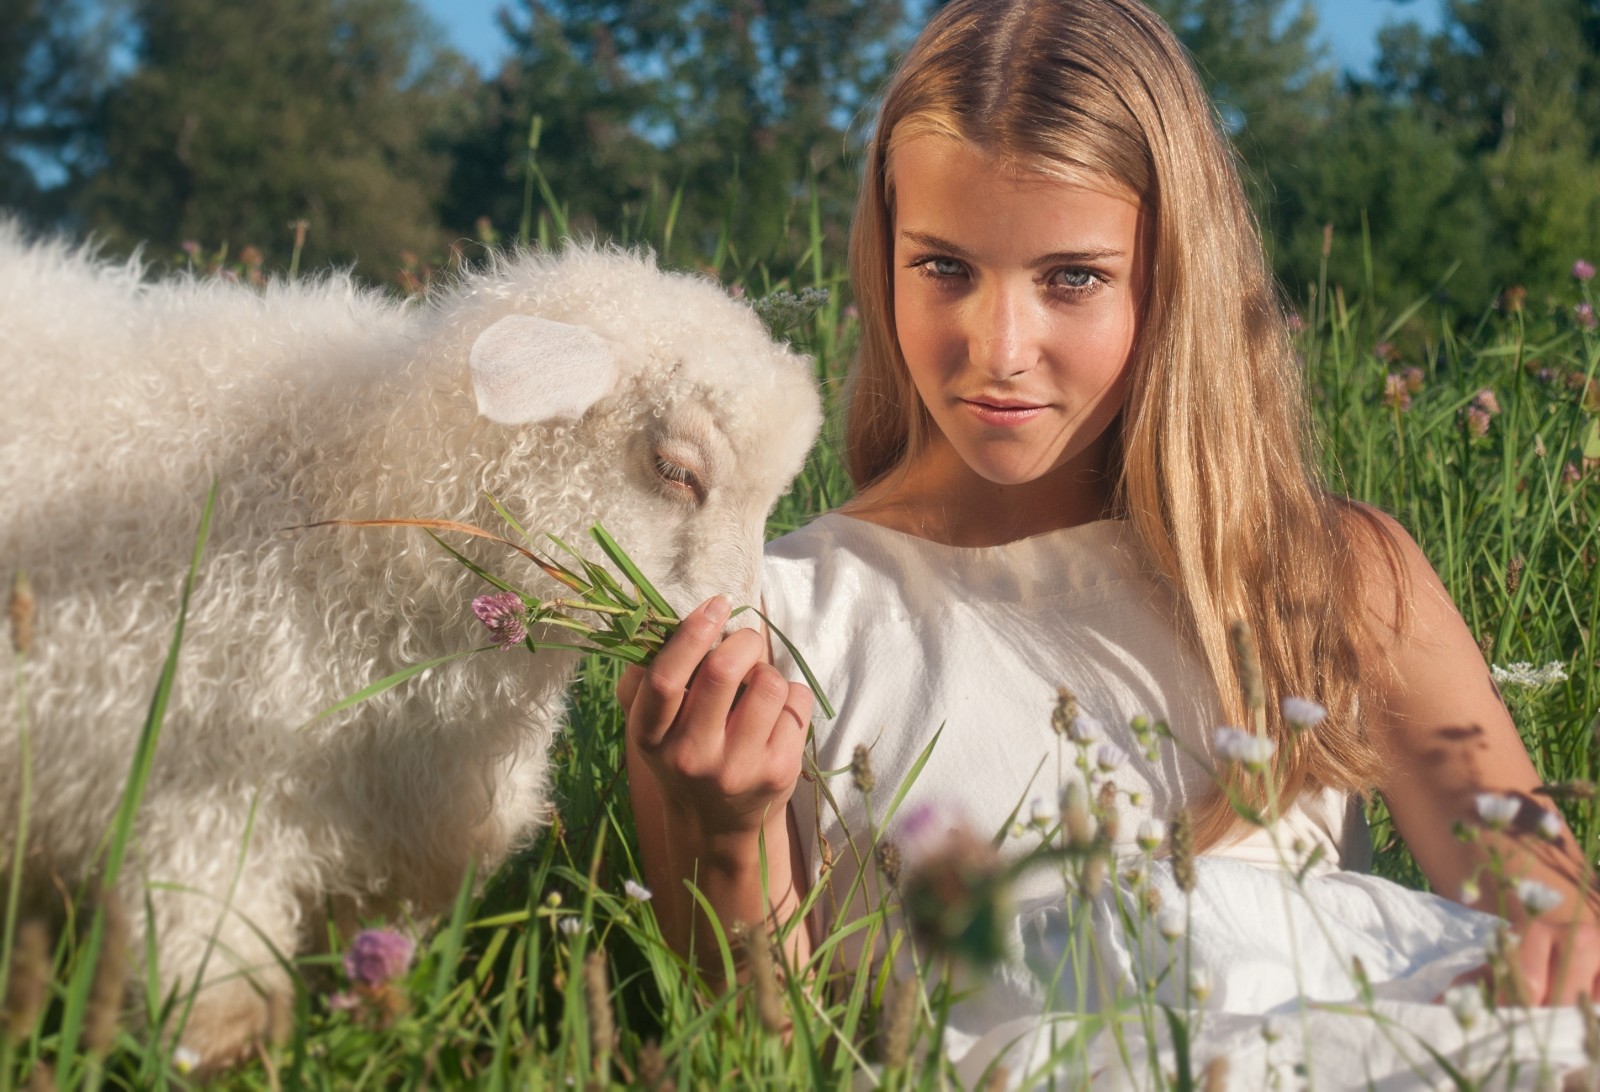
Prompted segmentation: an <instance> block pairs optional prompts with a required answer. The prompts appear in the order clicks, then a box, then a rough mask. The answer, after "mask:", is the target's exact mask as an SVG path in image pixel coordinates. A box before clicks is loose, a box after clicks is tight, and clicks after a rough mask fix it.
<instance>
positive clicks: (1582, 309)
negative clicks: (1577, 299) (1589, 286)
mask: <svg viewBox="0 0 1600 1092" xmlns="http://www.w3.org/2000/svg"><path fill="white" fill-rule="evenodd" d="M1572 314H1573V316H1574V317H1575V318H1577V320H1578V325H1579V326H1582V327H1583V328H1584V329H1585V330H1593V329H1594V328H1595V327H1596V326H1600V320H1597V319H1596V318H1595V316H1594V304H1592V303H1590V302H1589V301H1588V300H1584V301H1583V302H1582V303H1580V304H1578V306H1576V307H1574V308H1573V309H1572Z"/></svg>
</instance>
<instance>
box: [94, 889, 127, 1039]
mask: <svg viewBox="0 0 1600 1092" xmlns="http://www.w3.org/2000/svg"><path fill="white" fill-rule="evenodd" d="M100 905H101V908H102V912H103V913H104V914H105V934H104V935H103V937H102V939H101V944H100V961H99V962H98V963H97V964H96V965H95V969H94V981H93V983H92V984H91V985H90V987H89V1006H88V1011H87V1012H86V1014H85V1016H84V1027H83V1043H84V1046H85V1047H86V1048H87V1049H88V1051H89V1053H90V1054H94V1055H104V1054H105V1052H106V1051H107V1050H109V1049H111V1043H112V1040H114V1039H115V1038H116V1035H117V1024H118V1023H119V1022H120V1021H121V1018H122V996H123V988H124V982H125V980H126V978H127V969H128V919H127V917H126V916H125V915H124V914H123V912H122V903H121V902H120V901H119V900H118V899H117V898H116V897H115V896H114V895H102V896H101V903H100Z"/></svg>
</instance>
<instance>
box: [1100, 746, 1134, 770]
mask: <svg viewBox="0 0 1600 1092" xmlns="http://www.w3.org/2000/svg"><path fill="white" fill-rule="evenodd" d="M1127 761H1128V752H1127V751H1124V750H1123V749H1122V748H1121V747H1118V746H1117V745H1116V744H1115V743H1102V744H1100V746H1098V747H1096V748H1095V752H1094V764H1095V765H1096V766H1098V767H1100V772H1101V773H1113V772H1115V771H1116V770H1118V769H1120V768H1121V767H1122V765H1123V763H1125V762H1127Z"/></svg>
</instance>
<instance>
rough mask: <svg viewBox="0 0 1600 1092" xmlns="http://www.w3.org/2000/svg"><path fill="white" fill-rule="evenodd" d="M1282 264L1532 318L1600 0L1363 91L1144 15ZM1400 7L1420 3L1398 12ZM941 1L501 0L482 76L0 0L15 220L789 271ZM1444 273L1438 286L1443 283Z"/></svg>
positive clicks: (1585, 120) (840, 190) (1573, 4)
mask: <svg viewBox="0 0 1600 1092" xmlns="http://www.w3.org/2000/svg"><path fill="white" fill-rule="evenodd" d="M1155 7H1157V8H1158V9H1159V10H1160V11H1161V12H1162V14H1163V15H1165V16H1166V17H1167V18H1168V19H1169V20H1170V21H1171V22H1172V24H1173V25H1174V26H1175V27H1176V28H1177V29H1178V31H1179V33H1180V34H1181V35H1182V36H1183V38H1184V40H1185V41H1186V42H1187V43H1188V44H1189V46H1190V48H1191V50H1192V51H1193V53H1194V55H1195V58H1196V60H1197V62H1198V64H1199V66H1200V68H1201V71H1202V73H1203V74H1204V76H1205V78H1206V80H1207V82H1208V83H1209V84H1210V86H1211V88H1212V90H1213V93H1214V94H1215V96H1216V99H1217V102H1218V106H1219V110H1220V113H1221V119H1222V123H1223V124H1224V125H1225V126H1226V127H1227V129H1228V130H1229V131H1230V132H1231V133H1232V134H1233V136H1234V138H1235V140H1236V143H1237V145H1238V147H1239V151H1240V154H1241V157H1242V159H1243V161H1244V163H1245V164H1246V166H1247V169H1248V174H1249V177H1250V180H1251V186H1252V190H1253V193H1254V196H1255V198H1256V202H1257V207H1258V209H1259V211H1260V215H1261V219H1262V221H1263V223H1264V224H1265V226H1266V227H1267V229H1268V234H1269V238H1270V240H1271V245H1272V247H1273V252H1274V255H1275V260H1276V263H1277V266H1278V270H1279V273H1280V276H1282V278H1283V279H1284V281H1285V283H1286V285H1287V286H1288V287H1289V291H1290V293H1291V294H1292V295H1294V296H1296V297H1299V296H1301V295H1303V292H1304V287H1305V284H1306V283H1307V282H1308V281H1310V280H1314V279H1315V277H1316V275H1317V272H1318V269H1319V264H1320V260H1321V255H1322V251H1323V247H1324V242H1325V238H1326V237H1327V236H1326V234H1325V228H1326V227H1327V226H1328V225H1331V228H1332V239H1333V247H1332V252H1331V256H1330V259H1329V261H1330V275H1331V277H1332V279H1333V280H1335V281H1337V282H1341V283H1344V284H1346V285H1349V286H1351V287H1353V288H1354V287H1362V286H1365V285H1366V284H1368V283H1369V282H1370V283H1371V285H1372V287H1373V288H1374V289H1375V290H1376V291H1377V292H1378V293H1379V294H1380V295H1381V296H1382V297H1383V298H1385V299H1388V300H1390V301H1393V302H1394V303H1396V304H1398V303H1400V302H1403V301H1404V300H1406V299H1410V298H1415V297H1418V296H1422V295H1425V294H1428V293H1432V292H1442V293H1443V294H1444V295H1445V298H1448V299H1451V300H1453V301H1455V302H1456V303H1457V304H1458V305H1459V307H1460V308H1461V309H1462V310H1463V311H1464V312H1466V313H1474V312H1477V311H1478V310H1480V309H1481V308H1482V307H1483V306H1485V305H1486V304H1487V303H1488V302H1490V301H1491V300H1493V299H1494V298H1495V297H1496V295H1497V293H1499V292H1501V291H1503V290H1505V289H1506V288H1509V287H1511V286H1513V285H1523V286H1525V287H1526V288H1527V290H1528V292H1529V300H1530V302H1534V303H1536V302H1537V301H1538V300H1539V299H1541V298H1542V294H1543V293H1545V292H1547V291H1550V290H1553V289H1554V288H1555V287H1556V286H1557V285H1558V283H1559V282H1560V280H1561V279H1562V278H1563V276H1564V275H1565V273H1566V271H1567V270H1569V269H1570V268H1571V265H1572V262H1573V260H1574V259H1575V258H1578V257H1590V258H1593V257H1595V256H1596V255H1600V0H1451V2H1450V3H1449V5H1448V12H1447V16H1446V19H1445V22H1444V25H1443V26H1442V28H1441V29H1440V31H1439V32H1438V33H1437V34H1433V35H1427V34H1424V33H1423V32H1422V31H1421V30H1419V29H1418V28H1417V27H1416V26H1415V25H1414V24H1411V23H1406V22H1401V23H1399V24H1398V25H1397V26H1396V27H1395V28H1393V29H1391V30H1390V31H1387V32H1386V33H1385V34H1384V35H1383V38H1382V41H1381V56H1380V59H1379V62H1378V64H1377V66H1376V68H1375V71H1374V73H1373V74H1372V76H1371V77H1370V78H1362V79H1356V78H1353V77H1351V76H1349V75H1348V74H1340V73H1338V72H1337V71H1335V69H1334V67H1333V66H1332V63H1331V61H1330V60H1329V59H1328V58H1327V57H1326V56H1325V55H1323V54H1322V53H1320V52H1319V51H1318V49H1317V48H1316V46H1315V45H1314V42H1313V36H1314V32H1315V29H1316V22H1315V14H1314V12H1313V11H1312V9H1311V8H1310V6H1309V4H1304V5H1302V4H1301V3H1300V2H1299V0H1156V2H1155ZM1396 13H1397V15H1399V16H1402V17H1403V16H1404V15H1405V6H1404V3H1403V2H1397V6H1396ZM926 14H927V3H926V0H870V2H869V0H686V2H685V3H682V4H674V5H668V4H659V3H656V2H654V0H508V4H507V8H506V10H505V11H504V13H503V19H502V26H503V33H504V35H505V41H506V46H507V59H506V61H505V63H504V65H503V66H502V67H501V69H500V70H499V71H498V72H495V73H493V74H490V75H482V74H479V73H477V72H476V71H474V70H473V69H472V67H471V66H470V65H469V64H467V62H466V61H465V60H464V59H463V58H462V57H460V56H459V55H457V54H456V53H455V52H453V51H452V50H450V49H449V48H447V47H445V46H444V45H443V44H442V42H443V41H444V38H445V34H444V33H443V30H442V28H440V27H438V26H437V25H434V24H432V23H430V22H429V21H428V19H427V18H426V17H425V16H424V15H423V14H421V13H420V11H419V10H418V9H417V7H416V6H415V5H414V3H413V2H412V0H249V2H246V0H0V27H4V28H5V31H4V34H3V35H0V205H4V206H5V207H8V208H10V209H13V210H15V211H16V212H18V213H19V214H20V215H21V216H22V217H23V218H24V219H25V220H27V221H28V222H30V223H31V224H32V225H34V226H36V227H40V228H58V229H65V230H67V231H71V232H75V233H93V234H95V235H97V236H99V237H100V238H102V239H104V240H106V241H107V244H108V245H109V246H110V247H112V248H116V249H127V248H131V247H132V246H134V245H135V244H137V243H139V242H141V241H148V242H149V244H150V246H151V251H150V252H151V253H152V254H154V255H156V256H162V255H175V254H177V253H179V249H178V248H179V247H180V245H181V244H182V243H184V242H185V241H193V242H195V243H198V244H200V245H201V246H202V247H204V248H205V249H206V250H207V252H214V251H215V250H216V249H217V248H218V247H220V246H222V245H224V244H225V245H227V246H229V247H231V248H232V249H233V251H234V252H235V253H238V252H239V251H240V250H241V249H242V248H243V247H244V246H246V245H250V246H253V247H255V248H257V250H258V251H259V252H260V253H261V254H262V255H263V260H264V261H265V262H266V263H267V264H268V265H269V266H281V265H282V264H284V263H285V262H287V260H288V257H289V252H290V249H291V247H292V245H293V242H294V238H295V231H294V228H293V227H292V225H294V224H296V223H301V222H303V223H304V224H305V233H304V238H305V253H304V255H303V258H302V263H301V264H302V268H307V267H316V266H320V265H326V264H328V263H330V262H341V263H345V262H352V261H353V262H357V263H359V264H358V268H359V269H360V270H362V271H363V272H364V273H366V274H367V275H368V276H371V277H373V278H374V279H378V280H388V279H391V278H392V277H393V276H394V275H395V272H396V270H399V269H401V268H402V267H407V266H415V265H417V264H418V263H421V264H422V265H426V264H429V263H432V264H439V263H442V262H444V261H446V260H447V259H448V257H449V255H450V254H451V251H452V247H455V248H458V249H459V248H460V247H461V246H462V244H463V242H465V243H466V244H467V245H468V247H469V248H470V246H471V245H473V244H475V243H476V242H480V241H500V242H508V241H513V240H515V239H517V238H519V237H538V236H539V235H541V234H543V235H545V236H546V237H548V236H549V235H550V234H551V233H553V232H557V231H559V230H560V229H561V228H562V227H563V226H565V227H568V228H570V230H572V231H574V232H576V233H580V234H595V235H600V236H605V237H613V238H623V239H630V240H644V241H648V242H650V243H652V244H653V245H655V246H656V247H657V248H658V249H665V250H666V251H667V252H668V258H669V260H671V261H674V262H677V263H691V262H695V263H705V262H717V263H719V264H721V265H722V266H723V268H725V269H728V268H736V269H741V270H748V269H749V268H751V267H753V266H754V265H755V264H757V263H762V264H764V265H765V266H766V267H767V268H769V269H771V270H773V271H775V272H777V273H779V274H782V273H783V272H785V271H787V269H788V268H789V265H790V264H791V263H793V262H795V261H797V260H799V259H800V257H801V255H802V253H803V251H804V248H805V246H806V245H807V244H808V242H809V241H810V240H811V239H812V238H813V237H814V236H820V238H821V239H823V241H824V242H825V244H826V245H827V248H828V251H827V253H828V257H829V259H830V261H831V260H833V259H837V258H838V257H840V256H842V254H843V234H844V226H845V224H846V223H847V222H848V217H849V209H850V204H851V200H852V194H853V189H854V186H855V180H856V166H857V151H858V149H859V147H860V145H861V142H862V139H863V137H864V134H865V130H866V127H867V126H868V124H869V123H870V113H871V105H872V98H873V95H874V93H875V92H876V90H877V88H878V87H879V86H880V85H881V82H882V80H883V78H884V76H885V74H886V72H887V70H888V68H889V66H890V65H891V64H892V62H893V60H894V57H895V55H896V53H897V51H898V50H900V49H901V48H903V47H904V45H905V44H906V42H907V41H908V40H909V37H910V35H911V33H912V32H913V30H914V28H915V27H916V26H917V25H918V24H920V22H921V21H922V20H923V19H924V18H925V17H926ZM1446 274H1449V277H1448V280H1447V281H1445V283H1444V285H1443V288H1442V289H1441V288H1440V282H1441V280H1442V279H1443V278H1445V276H1446Z"/></svg>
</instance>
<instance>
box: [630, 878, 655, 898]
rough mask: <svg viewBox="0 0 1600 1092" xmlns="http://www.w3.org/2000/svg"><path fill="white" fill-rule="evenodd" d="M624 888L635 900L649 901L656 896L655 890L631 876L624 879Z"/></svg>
mask: <svg viewBox="0 0 1600 1092" xmlns="http://www.w3.org/2000/svg"><path fill="white" fill-rule="evenodd" d="M622 890H623V893H624V894H626V895H627V896H628V898H630V899H632V900H633V901H634V902H649V901H650V900H651V899H653V898H654V897H655V893H654V892H652V891H651V890H650V889H649V888H648V887H646V886H645V885H644V884H642V883H639V882H638V881H637V880H634V879H632V878H631V877H630V878H629V879H626V880H623V881H622Z"/></svg>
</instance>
